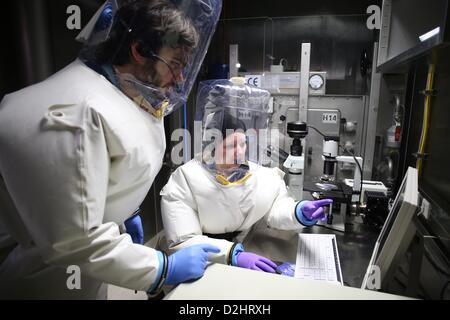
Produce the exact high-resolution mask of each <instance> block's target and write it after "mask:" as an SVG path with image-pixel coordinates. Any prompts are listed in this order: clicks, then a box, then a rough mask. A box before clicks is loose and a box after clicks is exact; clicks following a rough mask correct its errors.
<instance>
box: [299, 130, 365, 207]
mask: <svg viewBox="0 0 450 320" xmlns="http://www.w3.org/2000/svg"><path fill="white" fill-rule="evenodd" d="M308 128H311V129H314V130H315V131H316V132H317V133H318V134H320V135H321V136H322V137H324V138H325V135H324V134H323V133H322V132H320V130H319V129H317V128H315V127H313V126H310V125H308ZM338 146H339V147H340V148H341V149H342V150H343V151H344V152H347V153H348V154H349V155H351V156H352V157H353V159H354V160H355V164H356V166H357V167H358V169H359V172H360V173H361V188H360V190H359V203H361V194H362V189H363V171H362V168H361V165H360V164H359V162H358V161H357V160H356V156H355V154H354V153H353V152H351V151H350V150H347V149H346V148H345V147H344V146H342V145H341V144H339V143H338Z"/></svg>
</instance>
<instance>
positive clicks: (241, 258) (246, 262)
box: [237, 251, 277, 273]
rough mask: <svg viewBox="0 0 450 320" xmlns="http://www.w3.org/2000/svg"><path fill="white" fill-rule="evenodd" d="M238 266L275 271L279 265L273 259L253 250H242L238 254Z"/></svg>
mask: <svg viewBox="0 0 450 320" xmlns="http://www.w3.org/2000/svg"><path fill="white" fill-rule="evenodd" d="M237 266H238V267H241V268H246V269H252V270H258V271H265V272H270V273H275V270H276V268H277V265H276V264H275V263H274V262H272V261H271V260H269V259H267V258H265V257H262V256H259V255H257V254H255V253H251V252H245V251H243V252H241V253H239V254H238V256H237Z"/></svg>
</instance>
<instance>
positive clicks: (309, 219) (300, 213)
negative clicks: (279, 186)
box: [295, 199, 333, 226]
mask: <svg viewBox="0 0 450 320" xmlns="http://www.w3.org/2000/svg"><path fill="white" fill-rule="evenodd" d="M331 203H333V200H332V199H322V200H314V201H302V202H300V203H299V204H298V205H297V208H296V212H295V214H296V216H297V219H298V220H299V221H300V222H301V223H302V224H304V225H307V226H312V225H314V224H316V222H317V221H318V220H319V219H320V220H322V221H323V220H325V219H326V215H325V211H324V210H323V207H324V206H328V205H330V204H331Z"/></svg>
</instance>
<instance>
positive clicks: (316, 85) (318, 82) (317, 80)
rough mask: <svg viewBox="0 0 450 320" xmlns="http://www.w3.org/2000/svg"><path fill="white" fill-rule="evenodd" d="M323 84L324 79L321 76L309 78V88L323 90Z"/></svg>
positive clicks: (315, 75)
mask: <svg viewBox="0 0 450 320" xmlns="http://www.w3.org/2000/svg"><path fill="white" fill-rule="evenodd" d="M323 83H324V81H323V78H322V76H321V75H319V74H314V75H312V76H311V77H310V78H309V86H310V87H311V88H312V89H314V90H318V89H320V88H322V86H323Z"/></svg>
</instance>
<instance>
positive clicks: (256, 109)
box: [161, 79, 332, 273]
mask: <svg viewBox="0 0 450 320" xmlns="http://www.w3.org/2000/svg"><path fill="white" fill-rule="evenodd" d="M269 98H270V94H269V92H268V91H266V90H262V89H259V88H255V87H251V86H248V85H246V84H244V82H242V81H240V80H239V79H232V81H228V80H216V81H207V82H202V83H201V86H200V89H199V93H198V95H197V116H198V119H200V120H202V140H203V149H202V152H201V154H199V155H196V157H195V158H194V159H193V160H191V161H189V162H188V163H186V164H184V165H182V166H181V167H179V168H178V169H177V170H176V171H175V172H174V173H173V174H172V175H171V177H170V179H169V182H168V183H167V184H166V186H165V187H164V188H163V190H162V191H161V196H162V199H161V209H162V218H163V223H164V231H165V236H166V240H167V245H168V249H169V250H170V251H175V252H176V251H177V250H182V249H183V248H186V247H188V246H191V245H193V244H197V243H205V242H206V243H210V244H211V245H214V246H216V247H218V248H220V252H219V253H217V254H211V255H210V261H212V262H216V263H223V264H228V265H232V266H238V267H242V268H248V269H253V270H258V271H265V272H271V273H273V272H275V269H276V267H277V265H276V264H275V263H274V262H273V261H271V260H270V259H268V258H266V257H262V256H259V255H257V254H254V253H252V252H247V251H245V250H244V247H243V245H242V243H241V240H242V239H243V238H244V237H245V235H246V234H247V233H248V231H249V230H250V228H251V227H252V226H253V225H255V224H256V223H257V222H258V221H260V220H261V219H265V220H266V223H267V225H268V226H269V227H272V228H276V229H281V230H295V229H300V228H302V227H303V226H312V225H314V224H315V223H316V222H317V221H318V220H319V219H324V218H325V213H324V209H323V207H324V206H327V205H329V204H331V203H332V200H331V199H321V200H315V201H301V202H297V201H295V200H294V199H293V198H291V197H290V196H289V194H288V190H287V188H286V185H285V182H284V180H283V176H284V173H283V172H282V171H281V170H280V169H278V168H267V167H263V166H262V165H261V155H262V154H263V152H264V150H266V148H265V147H264V145H265V144H264V143H263V140H264V136H265V135H264V129H267V123H268V102H269ZM210 141H211V142H210ZM266 147H267V145H266Z"/></svg>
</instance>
